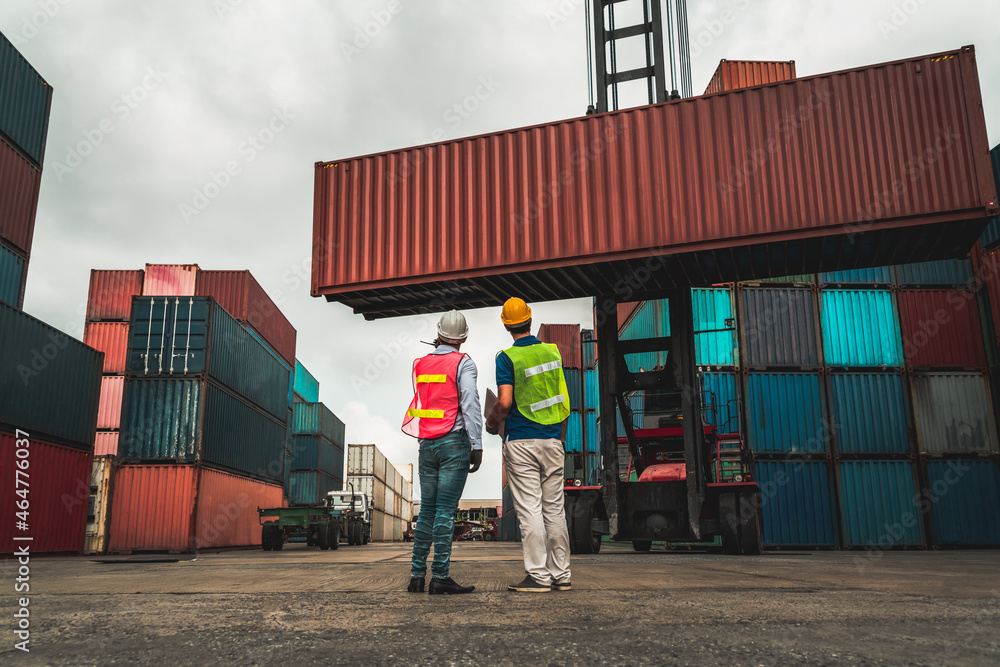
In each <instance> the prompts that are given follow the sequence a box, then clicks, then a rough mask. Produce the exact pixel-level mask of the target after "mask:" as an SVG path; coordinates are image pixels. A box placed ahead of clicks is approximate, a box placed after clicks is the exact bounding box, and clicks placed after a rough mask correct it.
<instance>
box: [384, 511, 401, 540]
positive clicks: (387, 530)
mask: <svg viewBox="0 0 1000 667" xmlns="http://www.w3.org/2000/svg"><path fill="white" fill-rule="evenodd" d="M383 516H384V517H385V524H384V527H383V529H382V535H383V537H384V541H386V542H392V540H393V529H392V525H393V523H395V522H397V521H399V519H397V518H396V517H394V516H390V515H388V514H384V515H383Z"/></svg>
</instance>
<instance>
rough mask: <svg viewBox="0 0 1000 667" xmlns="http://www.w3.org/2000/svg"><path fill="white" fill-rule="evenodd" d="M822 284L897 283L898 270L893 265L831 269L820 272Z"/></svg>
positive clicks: (888, 284)
mask: <svg viewBox="0 0 1000 667" xmlns="http://www.w3.org/2000/svg"><path fill="white" fill-rule="evenodd" d="M819 282H820V284H821V285H884V286H891V285H895V284H896V272H895V271H894V270H893V267H891V266H876V267H875V268H872V269H854V270H852V271H829V272H827V273H821V274H819Z"/></svg>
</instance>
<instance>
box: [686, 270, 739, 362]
mask: <svg viewBox="0 0 1000 667" xmlns="http://www.w3.org/2000/svg"><path fill="white" fill-rule="evenodd" d="M691 302H692V308H693V310H694V331H695V336H694V346H695V347H694V359H695V363H696V364H698V365H702V366H736V365H738V364H739V355H738V353H737V345H736V331H735V327H733V326H729V325H727V320H728V321H729V324H732V323H733V322H732V321H733V318H734V315H733V291H732V290H730V289H726V288H712V289H701V288H699V289H693V290H691ZM719 329H730V330H728V331H718V330H719ZM700 331H701V332H705V333H698V332H700Z"/></svg>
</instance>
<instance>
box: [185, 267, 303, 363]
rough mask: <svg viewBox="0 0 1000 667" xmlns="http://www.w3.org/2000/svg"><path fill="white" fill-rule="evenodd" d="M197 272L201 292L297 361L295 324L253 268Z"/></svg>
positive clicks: (281, 353) (289, 359) (284, 356)
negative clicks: (269, 294)
mask: <svg viewBox="0 0 1000 667" xmlns="http://www.w3.org/2000/svg"><path fill="white" fill-rule="evenodd" d="M197 276H198V277H197V280H196V285H195V294H196V295H197V296H210V297H212V298H214V299H215V300H216V301H218V302H219V305H221V306H222V307H223V308H225V309H226V312H228V313H229V314H230V315H232V316H233V317H235V318H236V319H237V320H239V321H240V322H243V323H245V324H249V325H250V326H251V327H253V328H254V330H256V331H257V333H259V334H260V335H261V337H262V338H263V339H264V340H265V341H267V343H268V344H269V345H270V346H271V347H273V348H274V350H275V351H276V352H277V353H278V355H279V356H281V358H282V359H284V360H285V361H286V362H288V364H289V365H292V364H294V363H295V328H294V327H293V326H292V324H291V322H289V321H288V318H286V317H285V316H284V315H283V314H282V312H281V311H280V310H279V309H278V306H277V305H275V303H274V301H272V300H271V297H270V296H268V294H267V292H265V291H264V288H262V287H261V286H260V283H258V282H257V281H256V280H255V279H254V277H253V276H252V275H251V274H250V272H249V271H199V272H198V274H197Z"/></svg>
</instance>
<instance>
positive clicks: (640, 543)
mask: <svg viewBox="0 0 1000 667" xmlns="http://www.w3.org/2000/svg"><path fill="white" fill-rule="evenodd" d="M632 548H633V549H635V550H636V551H638V552H640V553H645V552H647V551H649V550H650V549H652V548H653V540H632Z"/></svg>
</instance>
